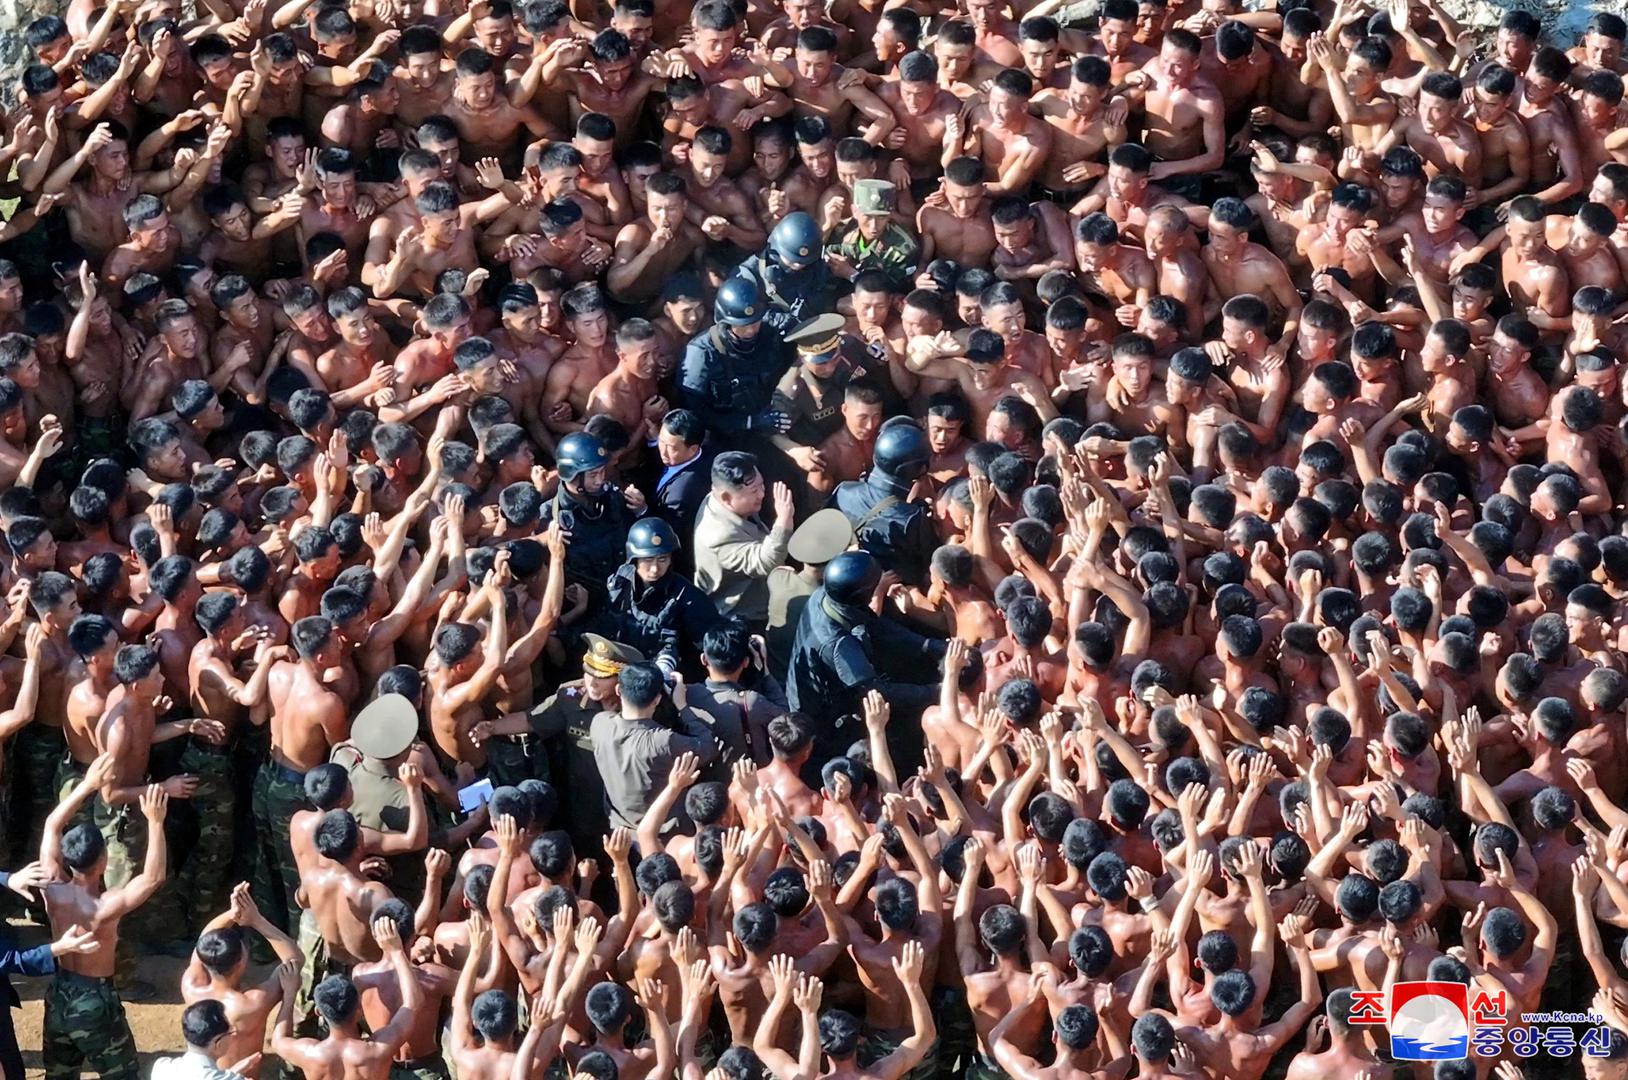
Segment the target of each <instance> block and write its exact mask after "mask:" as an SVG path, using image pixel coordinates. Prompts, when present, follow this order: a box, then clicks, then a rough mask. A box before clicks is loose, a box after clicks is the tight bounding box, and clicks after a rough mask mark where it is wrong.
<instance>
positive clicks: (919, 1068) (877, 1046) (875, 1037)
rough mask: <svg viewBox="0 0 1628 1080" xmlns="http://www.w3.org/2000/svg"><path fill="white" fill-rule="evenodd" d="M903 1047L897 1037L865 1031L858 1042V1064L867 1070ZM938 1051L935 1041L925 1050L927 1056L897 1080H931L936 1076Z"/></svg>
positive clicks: (902, 1043)
mask: <svg viewBox="0 0 1628 1080" xmlns="http://www.w3.org/2000/svg"><path fill="white" fill-rule="evenodd" d="M903 1045H904V1040H903V1039H902V1038H899V1037H898V1036H895V1035H890V1034H887V1033H884V1032H881V1031H867V1032H866V1033H865V1035H864V1037H863V1038H861V1039H860V1041H859V1063H860V1065H862V1066H864V1067H865V1068H867V1069H868V1068H870V1067H871V1066H872V1065H875V1064H876V1063H877V1062H878V1061H881V1060H882V1059H883V1058H885V1057H887V1056H888V1055H889V1054H891V1053H893V1052H894V1051H895V1050H897V1049H898V1048H899V1047H900V1046H903ZM938 1050H939V1043H938V1040H937V1039H935V1040H933V1045H931V1046H929V1047H928V1048H927V1056H926V1057H924V1058H922V1059H921V1061H919V1062H917V1064H916V1066H915V1067H914V1068H912V1069H911V1070H910V1071H909V1072H907V1073H905V1074H904V1075H903V1076H902V1077H900V1078H899V1080H933V1077H935V1076H937V1075H938V1068H939V1062H938Z"/></svg>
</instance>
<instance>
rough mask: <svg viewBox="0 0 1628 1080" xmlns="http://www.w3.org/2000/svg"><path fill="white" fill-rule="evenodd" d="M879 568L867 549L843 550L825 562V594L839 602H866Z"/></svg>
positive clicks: (878, 576) (878, 578)
mask: <svg viewBox="0 0 1628 1080" xmlns="http://www.w3.org/2000/svg"><path fill="white" fill-rule="evenodd" d="M881 580H882V567H881V566H880V565H878V564H877V562H876V557H875V556H874V555H872V554H871V553H870V552H868V551H844V552H843V553H842V554H841V555H838V556H837V557H836V558H834V559H832V560H831V561H830V562H828V563H826V564H825V595H827V596H829V597H830V598H831V599H832V600H834V601H836V602H837V603H839V604H850V605H857V604H868V603H870V600H871V594H873V593H874V592H876V583H877V582H879V581H881Z"/></svg>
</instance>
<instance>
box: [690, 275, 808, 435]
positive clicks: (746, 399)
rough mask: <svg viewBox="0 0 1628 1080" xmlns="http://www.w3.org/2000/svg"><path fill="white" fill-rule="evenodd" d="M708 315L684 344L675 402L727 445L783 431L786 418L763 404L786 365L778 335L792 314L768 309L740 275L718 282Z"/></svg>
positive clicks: (786, 356) (788, 356) (787, 357)
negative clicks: (710, 321) (705, 323)
mask: <svg viewBox="0 0 1628 1080" xmlns="http://www.w3.org/2000/svg"><path fill="white" fill-rule="evenodd" d="M713 320H714V324H713V325H712V326H709V327H708V328H707V329H705V330H703V331H702V332H701V333H700V334H697V335H696V337H695V339H694V340H692V341H691V342H690V344H689V346H688V347H687V348H686V349H685V350H684V361H683V363H682V364H681V365H680V367H679V373H678V393H677V398H678V401H677V404H678V405H679V406H680V407H681V408H685V409H688V410H690V411H691V412H693V413H695V414H696V415H697V416H699V417H700V418H701V420H702V422H704V423H705V424H706V425H707V429H708V430H709V431H711V432H713V433H714V434H716V435H719V436H722V441H723V442H724V443H725V444H727V445H731V446H738V445H740V444H742V443H743V442H746V441H749V437H750V436H758V437H759V438H760V439H762V440H763V441H765V442H766V441H767V439H768V437H769V436H770V435H775V434H784V433H785V430H786V427H787V426H788V425H789V424H790V418H789V417H787V416H786V414H785V413H782V412H778V411H776V410H774V409H771V408H770V407H769V405H770V401H771V399H772V398H773V396H774V388H775V385H776V384H777V383H779V381H780V376H782V375H784V374H785V373H786V369H787V368H788V367H790V366H791V349H790V347H789V346H787V345H786V342H785V336H784V335H785V332H786V331H787V330H788V329H790V327H791V325H792V324H793V323H794V322H795V321H796V320H794V319H793V318H792V317H791V316H790V315H787V314H786V313H784V312H778V311H770V310H768V307H767V306H766V305H765V303H764V301H763V296H762V294H761V293H760V291H759V289H758V286H757V284H756V283H755V282H753V281H751V280H749V279H747V278H744V277H732V278H730V279H729V280H728V281H726V282H724V283H723V285H721V286H719V288H718V296H717V299H715V300H714V301H713ZM742 448H743V449H751V447H742Z"/></svg>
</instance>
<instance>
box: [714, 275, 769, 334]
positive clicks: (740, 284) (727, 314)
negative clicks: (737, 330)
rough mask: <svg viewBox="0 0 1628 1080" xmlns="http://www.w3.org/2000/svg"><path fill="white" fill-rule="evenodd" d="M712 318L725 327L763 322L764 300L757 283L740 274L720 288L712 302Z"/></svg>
mask: <svg viewBox="0 0 1628 1080" xmlns="http://www.w3.org/2000/svg"><path fill="white" fill-rule="evenodd" d="M712 317H713V318H714V319H716V320H717V321H718V322H720V323H723V324H724V325H725V326H751V325H752V324H753V323H755V322H762V321H763V298H762V297H761V296H759V295H758V291H757V282H755V281H753V280H752V279H751V278H748V277H741V276H740V275H739V274H737V275H735V276H734V277H732V278H730V279H729V280H727V281H725V282H724V283H723V284H722V285H720V286H718V297H717V299H715V300H714V301H713V302H712Z"/></svg>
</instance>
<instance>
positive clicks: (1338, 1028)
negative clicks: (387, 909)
mask: <svg viewBox="0 0 1628 1080" xmlns="http://www.w3.org/2000/svg"><path fill="white" fill-rule="evenodd" d="M1353 1004H1354V999H1353V997H1352V991H1351V989H1350V988H1349V987H1343V986H1342V987H1341V988H1339V989H1338V990H1334V991H1331V992H1330V993H1329V995H1328V999H1327V1001H1326V1002H1324V1009H1325V1011H1326V1013H1327V1021H1326V1030H1327V1032H1328V1047H1327V1048H1326V1049H1324V1050H1313V1049H1312V1048H1311V1046H1310V1045H1308V1046H1307V1047H1306V1049H1305V1050H1302V1051H1301V1052H1300V1053H1298V1054H1296V1055H1295V1058H1294V1060H1293V1061H1291V1062H1289V1070H1288V1072H1287V1073H1286V1074H1285V1076H1286V1080H1321V1078H1322V1077H1326V1076H1330V1075H1333V1074H1336V1073H1344V1072H1347V1071H1357V1072H1360V1071H1362V1070H1364V1069H1370V1068H1373V1067H1375V1066H1376V1065H1377V1064H1378V1061H1377V1060H1376V1059H1375V1057H1374V1055H1373V1052H1372V1051H1371V1050H1369V1049H1368V1045H1367V1043H1366V1041H1365V1040H1364V1039H1363V1038H1362V1032H1361V1030H1360V1029H1359V1028H1357V1027H1356V1026H1354V1025H1353V1024H1352V1023H1351V1012H1352V1007H1353ZM1313 1023H1314V1024H1315V1023H1316V1022H1315V1020H1314V1021H1313Z"/></svg>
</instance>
